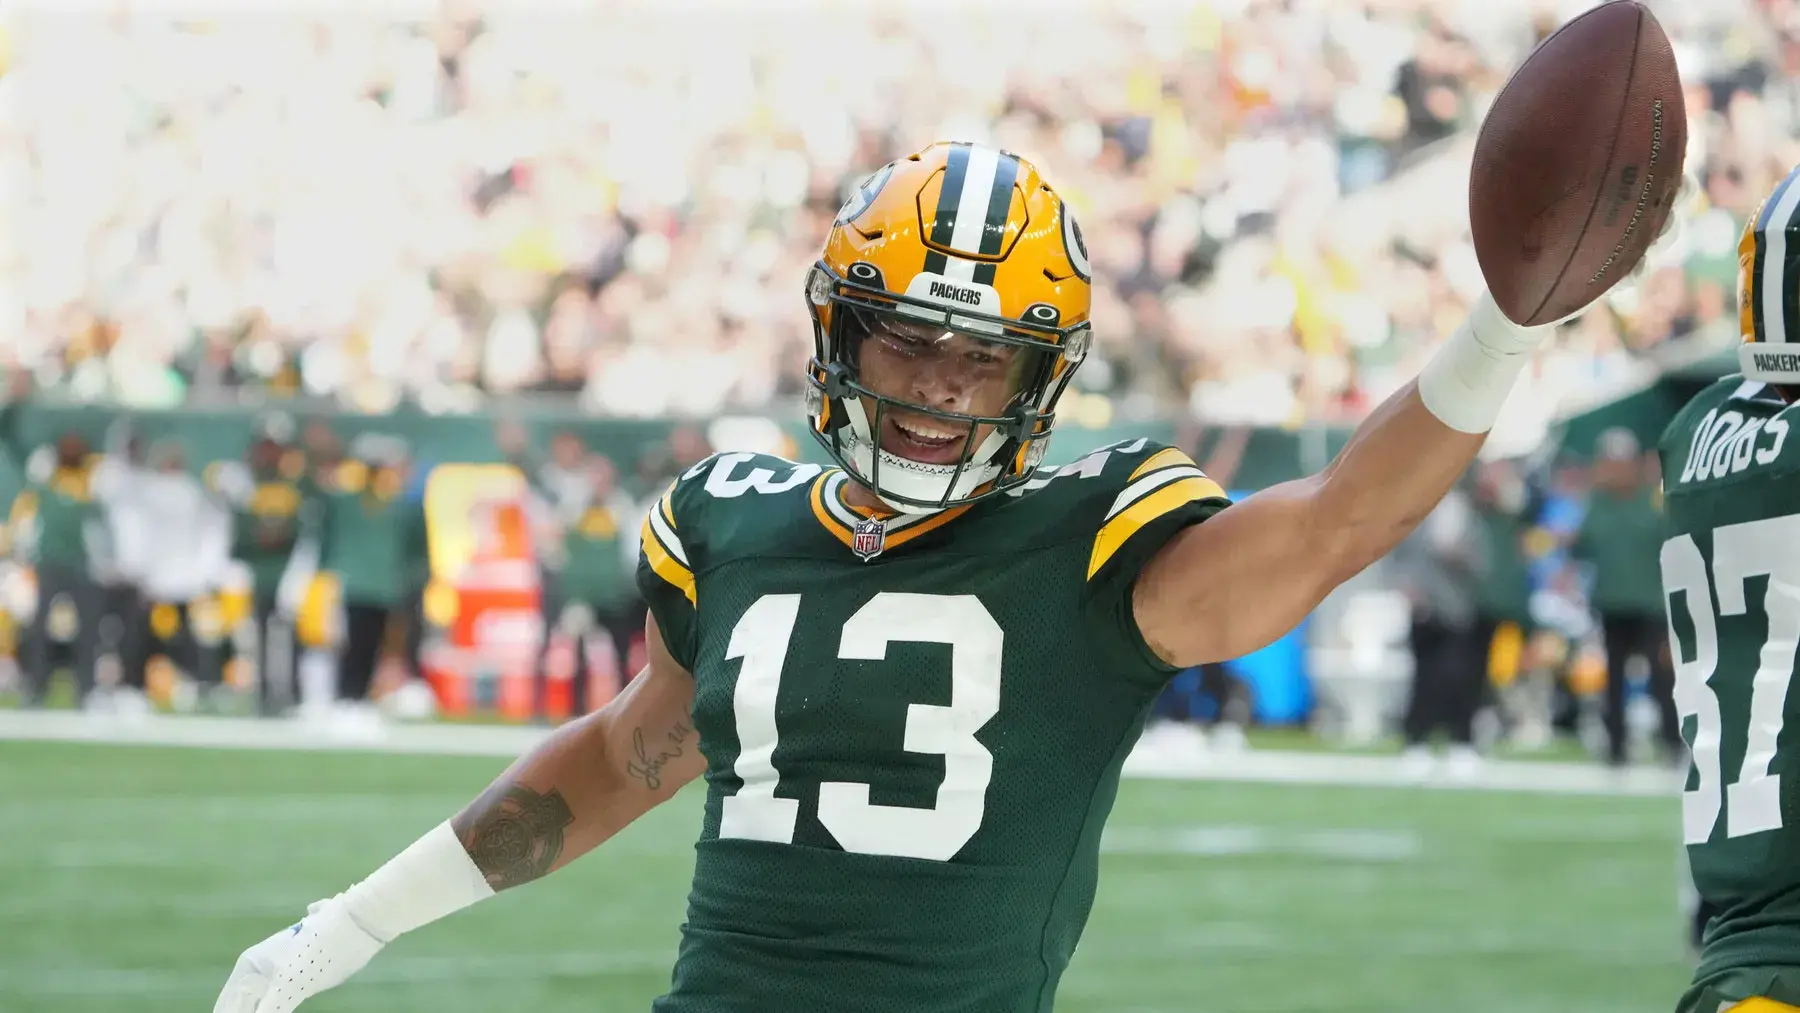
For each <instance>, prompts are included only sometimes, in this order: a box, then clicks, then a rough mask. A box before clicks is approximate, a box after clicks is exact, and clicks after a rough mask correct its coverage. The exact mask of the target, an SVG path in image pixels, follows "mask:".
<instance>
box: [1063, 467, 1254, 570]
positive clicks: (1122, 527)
mask: <svg viewBox="0 0 1800 1013" xmlns="http://www.w3.org/2000/svg"><path fill="white" fill-rule="evenodd" d="M1224 495H1225V490H1224V489H1221V488H1219V483H1217V482H1215V481H1213V480H1212V479H1210V478H1207V477H1206V476H1205V475H1199V476H1195V477H1191V478H1184V479H1182V480H1180V481H1178V482H1173V483H1170V484H1169V485H1166V486H1163V487H1162V488H1160V489H1158V490H1156V491H1155V492H1152V493H1151V494H1150V495H1148V496H1145V497H1144V498H1143V499H1140V500H1138V501H1137V502H1136V503H1133V504H1132V505H1131V506H1129V507H1126V508H1125V509H1124V510H1122V511H1120V512H1119V513H1118V514H1116V515H1115V516H1114V517H1113V518H1112V519H1111V520H1109V521H1107V522H1106V523H1105V524H1102V525H1101V526H1100V533H1099V534H1097V535H1095V536H1094V551H1093V552H1092V553H1091V554H1090V555H1089V556H1088V570H1087V575H1088V578H1089V579H1090V580H1091V579H1092V578H1093V576H1094V574H1096V573H1099V572H1100V568H1101V567H1103V566H1105V565H1106V561H1107V560H1109V559H1111V558H1112V557H1113V554H1114V553H1116V552H1118V551H1119V549H1120V547H1121V546H1123V545H1124V544H1125V543H1126V542H1128V541H1130V540H1131V536H1132V535H1135V534H1137V533H1138V530H1139V529H1141V528H1142V527H1143V526H1144V525H1146V524H1149V523H1150V522H1151V521H1154V520H1156V519H1157V518H1158V517H1161V516H1163V515H1164V514H1167V513H1169V512H1170V511H1172V510H1175V509H1178V508H1180V507H1183V506H1186V505H1187V504H1189V503H1193V502H1196V501H1198V500H1203V499H1214V498H1221V497H1223V496H1224Z"/></svg>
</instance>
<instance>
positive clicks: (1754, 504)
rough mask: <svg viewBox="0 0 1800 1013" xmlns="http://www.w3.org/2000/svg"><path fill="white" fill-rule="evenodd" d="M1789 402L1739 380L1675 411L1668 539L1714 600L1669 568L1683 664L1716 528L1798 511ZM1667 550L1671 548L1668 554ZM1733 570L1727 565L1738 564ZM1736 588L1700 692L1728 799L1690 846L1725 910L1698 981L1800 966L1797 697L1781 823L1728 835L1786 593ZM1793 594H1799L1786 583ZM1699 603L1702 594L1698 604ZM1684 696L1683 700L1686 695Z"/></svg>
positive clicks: (1693, 783) (1787, 732)
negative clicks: (1675, 582)
mask: <svg viewBox="0 0 1800 1013" xmlns="http://www.w3.org/2000/svg"><path fill="white" fill-rule="evenodd" d="M1785 408H1786V405H1785V403H1783V402H1782V401H1781V400H1780V399H1779V398H1777V397H1775V396H1774V394H1773V392H1772V391H1771V390H1770V389H1769V388H1768V387H1766V386H1765V385H1763V384H1760V383H1746V382H1744V380H1743V379H1742V378H1741V377H1733V378H1729V379H1727V380H1724V381H1721V382H1719V383H1717V384H1715V385H1713V386H1712V387H1710V388H1708V389H1707V390H1705V391H1703V392H1702V393H1701V394H1700V395H1699V396H1698V397H1696V398H1695V399H1694V400H1693V401H1692V402H1690V403H1689V404H1688V406H1687V407H1686V408H1684V409H1683V410H1682V411H1681V412H1680V413H1679V414H1678V415H1677V416H1676V418H1675V421H1674V422H1673V423H1671V424H1670V426H1669V428H1668V429H1667V430H1666V431H1665V433H1664V435H1663V438H1662V442H1661V446H1660V452H1661V458H1662V467H1663V485H1664V489H1665V504H1666V506H1665V510H1666V517H1667V531H1666V532H1665V534H1667V535H1668V536H1669V537H1670V538H1671V539H1679V538H1680V537H1681V536H1688V537H1691V538H1692V539H1693V543H1694V545H1695V546H1696V547H1697V548H1698V550H1699V554H1700V558H1701V560H1703V562H1704V570H1705V573H1706V575H1707V576H1706V581H1707V583H1708V584H1709V585H1711V594H1710V595H1705V594H1694V595H1691V594H1689V593H1687V592H1684V591H1679V590H1678V589H1675V588H1669V585H1670V584H1671V581H1670V574H1669V572H1668V569H1667V567H1666V566H1665V573H1664V584H1665V588H1669V591H1670V593H1669V601H1668V602H1667V604H1668V608H1669V613H1670V632H1671V639H1670V645H1669V646H1670V651H1671V655H1672V657H1673V658H1674V660H1675V662H1676V663H1677V664H1681V663H1683V662H1690V663H1691V662H1692V661H1694V660H1695V658H1696V655H1697V650H1698V648H1697V644H1696V628H1695V621H1694V618H1693V614H1694V613H1693V610H1698V609H1707V610H1715V602H1714V601H1708V600H1704V599H1706V598H1708V597H1712V598H1715V599H1716V598H1717V596H1718V595H1719V594H1720V593H1721V591H1720V589H1719V588H1718V587H1717V584H1718V580H1719V579H1720V578H1718V577H1717V576H1715V564H1716V563H1717V557H1716V554H1715V544H1716V543H1715V535H1716V533H1717V532H1718V530H1719V529H1720V528H1723V527H1726V526H1728V525H1738V524H1745V523H1749V522H1757V521H1766V520H1769V519H1773V518H1782V517H1785V516H1788V515H1792V514H1794V513H1795V512H1796V510H1800V467H1797V466H1800V444H1797V443H1796V442H1795V441H1794V440H1792V439H1790V438H1789V436H1790V435H1792V436H1800V433H1796V434H1788V433H1787V432H1786V419H1787V417H1788V416H1786V415H1784V409H1785ZM1703 430H1704V432H1703ZM1733 434H1738V435H1742V436H1743V437H1744V441H1745V442H1743V443H1741V444H1740V443H1739V441H1738V440H1737V439H1736V438H1735V436H1733ZM1715 436H1716V437H1718V439H1715ZM1697 437H1698V439H1697ZM1696 451H1700V453H1696ZM1715 451H1717V453H1716V454H1715ZM1776 451H1779V452H1776ZM1701 453H1703V454H1704V456H1705V458H1706V460H1707V464H1706V466H1705V467H1704V468H1700V467H1696V466H1692V465H1690V462H1689V457H1690V456H1693V457H1694V458H1695V463H1696V464H1697V463H1698V462H1699V461H1700V456H1701ZM1759 455H1760V459H1759ZM1714 463H1716V464H1717V467H1716V468H1715V467H1714ZM1702 472H1704V474H1703V473H1702ZM1777 550H1782V551H1794V550H1800V545H1794V546H1787V545H1783V546H1776V545H1773V544H1767V545H1760V546H1759V547H1758V548H1757V555H1758V556H1766V555H1767V554H1768V553H1770V552H1773V551H1777ZM1667 555H1668V550H1667V549H1665V558H1666V557H1667ZM1725 569H1726V570H1727V571H1729V570H1730V567H1727V568H1725ZM1740 586H1741V588H1742V592H1743V599H1744V602H1745V604H1746V608H1745V609H1744V611H1743V612H1742V613H1740V614H1737V615H1721V614H1717V612H1716V611H1715V614H1714V615H1713V617H1712V621H1713V623H1714V625H1715V629H1716V632H1717V642H1718V663H1717V665H1716V666H1715V667H1714V669H1713V672H1712V674H1711V678H1710V679H1708V680H1707V681H1706V683H1705V687H1704V688H1703V689H1702V690H1701V691H1702V692H1709V693H1710V694H1711V695H1712V697H1714V698H1716V699H1717V701H1718V721H1719V729H1718V735H1719V750H1718V760H1717V762H1718V768H1719V769H1718V772H1717V774H1716V776H1717V777H1718V778H1719V780H1720V782H1721V790H1720V799H1721V805H1720V807H1719V816H1718V819H1717V820H1716V822H1714V824H1713V825H1712V829H1711V834H1710V836H1709V837H1708V839H1707V840H1706V841H1705V842H1704V843H1700V844H1690V845H1689V846H1688V858H1689V864H1690V866H1691V868H1692V870H1693V876H1694V883H1695V886H1696V888H1697V889H1698V890H1699V892H1700V894H1701V896H1703V897H1705V898H1706V899H1707V900H1709V901H1711V902H1713V903H1714V904H1716V905H1719V906H1720V908H1721V909H1722V913H1721V914H1720V915H1719V916H1718V917H1716V918H1715V919H1714V920H1713V922H1712V923H1711V925H1710V926H1709V927H1708V930H1707V933H1706V939H1705V943H1704V949H1703V953H1702V957H1701V961H1700V965H1699V968H1698V969H1697V970H1696V972H1695V981H1696V982H1704V981H1708V980H1724V979H1725V978H1732V979H1740V978H1742V974H1740V973H1736V972H1740V971H1743V970H1744V969H1751V968H1758V967H1789V968H1800V819H1796V816H1797V815H1800V814H1797V812H1796V807H1795V801H1796V797H1797V793H1800V769H1796V766H1795V763H1794V759H1793V757H1794V754H1795V752H1796V750H1797V749H1800V745H1797V744H1796V743H1795V741H1794V739H1793V732H1794V730H1795V729H1796V728H1800V721H1796V720H1795V717H1796V713H1795V711H1796V701H1795V698H1794V696H1793V695H1791V694H1790V695H1788V696H1787V698H1786V702H1785V703H1784V704H1783V705H1782V709H1781V720H1782V729H1783V730H1782V732H1781V733H1780V737H1779V738H1778V739H1777V740H1776V742H1777V745H1776V750H1775V756H1774V758H1773V760H1772V761H1771V762H1770V764H1769V767H1768V773H1769V774H1770V775H1773V776H1777V777H1779V778H1780V779H1781V781H1780V798H1779V815H1780V822H1781V826H1780V827H1779V828H1777V829H1773V830H1762V831H1759V832H1754V833H1744V834H1740V835H1739V836H1735V837H1734V836H1731V835H1730V810H1731V801H1730V792H1731V785H1732V784H1733V783H1735V782H1737V781H1738V780H1739V779H1740V774H1744V773H1745V772H1744V771H1743V769H1742V768H1743V766H1744V755H1745V752H1746V749H1747V744H1748V741H1749V727H1750V702H1751V693H1752V688H1753V684H1754V682H1755V677H1756V673H1757V670H1758V668H1760V667H1761V658H1762V654H1763V647H1764V643H1765V641H1766V640H1768V638H1769V633H1770V629H1769V625H1770V624H1769V619H1768V615H1767V612H1766V610H1765V597H1766V596H1768V595H1779V594H1782V593H1784V592H1782V591H1780V590H1779V589H1777V588H1776V586H1775V585H1774V584H1772V583H1771V579H1770V577H1769V576H1767V575H1758V576H1751V577H1750V578H1749V579H1747V580H1744V581H1743V582H1742V583H1741V585H1740ZM1785 593H1787V594H1789V595H1792V594H1794V593H1795V592H1794V591H1793V590H1792V589H1789V590H1788V591H1787V592H1785ZM1696 598H1697V599H1702V600H1690V599H1696ZM1793 660H1794V656H1793V648H1792V645H1791V644H1790V645H1788V649H1787V654H1786V661H1787V663H1788V664H1789V665H1790V666H1791V665H1792V664H1793ZM1790 673H1791V670H1790ZM1678 678H1679V677H1678ZM1700 678H1704V676H1700ZM1783 684H1784V685H1785V684H1786V683H1785V680H1784V683H1783ZM1678 692H1679V691H1678ZM1677 700H1678V703H1679V702H1681V698H1680V697H1679V696H1678V698H1677ZM1684 710H1686V711H1687V713H1685V714H1684V716H1683V736H1684V738H1686V740H1687V741H1688V743H1689V745H1690V746H1692V744H1693V743H1694V741H1695V736H1696V734H1697V729H1698V718H1697V717H1696V716H1695V715H1694V714H1693V707H1692V705H1690V706H1688V707H1686V708H1684ZM1745 776H1748V774H1745ZM1699 779H1700V772H1699V770H1698V769H1697V767H1694V766H1690V768H1689V773H1688V780H1687V784H1686V788H1687V790H1688V791H1693V790H1695V789H1696V788H1698V786H1699ZM1791 977H1795V978H1800V975H1791Z"/></svg>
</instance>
